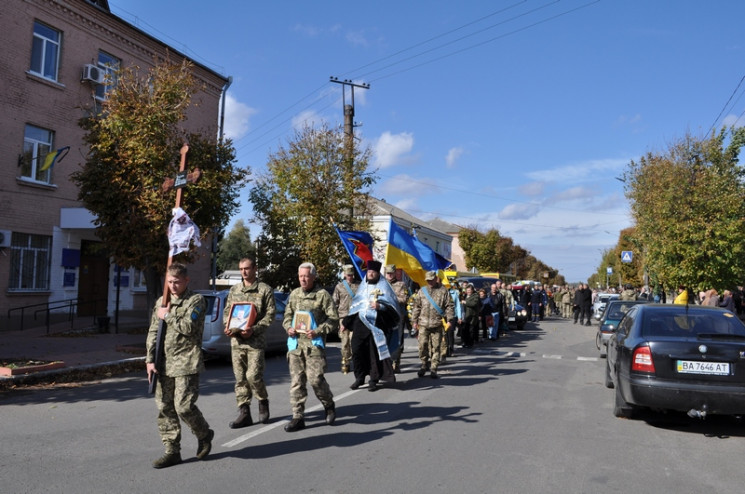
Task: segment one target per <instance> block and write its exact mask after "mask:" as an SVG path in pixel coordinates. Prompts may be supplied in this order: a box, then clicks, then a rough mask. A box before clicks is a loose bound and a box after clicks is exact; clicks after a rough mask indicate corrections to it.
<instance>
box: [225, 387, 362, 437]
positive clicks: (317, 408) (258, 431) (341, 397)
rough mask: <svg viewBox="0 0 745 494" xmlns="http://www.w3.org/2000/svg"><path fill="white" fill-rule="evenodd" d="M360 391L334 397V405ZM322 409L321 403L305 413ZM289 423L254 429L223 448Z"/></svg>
mask: <svg viewBox="0 0 745 494" xmlns="http://www.w3.org/2000/svg"><path fill="white" fill-rule="evenodd" d="M358 391H359V390H358V389H355V390H352V391H347V392H346V393H342V394H340V395H337V396H334V403H338V402H340V401H341V400H343V399H344V398H346V397H347V396H350V395H353V394H354V393H357V392H358ZM321 408H323V405H322V404H320V403H319V404H317V405H315V406H312V407H310V408H306V409H305V412H306V413H309V412H315V411H316V410H320V409H321ZM289 422H290V419H282V420H279V421H277V422H274V423H273V424H269V425H265V426H264V427H262V428H260V429H254V430H253V431H251V432H249V433H248V434H243V435H242V436H238V437H236V438H235V439H233V440H232V441H228V442H226V443H225V444H223V445H222V446H223V448H232V447H234V446H238V445H239V444H241V443H243V442H246V441H248V440H249V439H251V438H252V437H256V436H258V435H259V434H263V433H265V432H269V431H270V430H272V429H276V428H277V427H279V426H280V425H281V426H284V425H285V424H287V423H289Z"/></svg>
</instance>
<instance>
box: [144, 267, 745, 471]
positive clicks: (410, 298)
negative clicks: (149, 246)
mask: <svg viewBox="0 0 745 494" xmlns="http://www.w3.org/2000/svg"><path fill="white" fill-rule="evenodd" d="M239 269H240V273H241V283H239V284H236V285H234V286H233V287H231V289H230V291H229V293H228V296H227V301H226V304H225V308H224V320H225V329H224V331H225V334H226V335H227V336H229V337H230V338H231V357H232V367H233V373H234V376H235V388H234V389H235V399H236V404H237V407H238V416H237V417H236V419H235V420H233V421H231V422H230V423H229V424H228V427H230V428H233V429H238V428H243V427H248V426H250V425H253V423H254V421H253V418H252V416H251V411H250V404H251V401H252V400H253V399H255V400H256V402H257V403H258V421H259V422H260V423H264V424H265V423H267V422H268V421H269V396H268V393H267V389H266V384H265V383H264V369H265V356H264V353H265V347H266V338H265V332H266V330H267V328H269V326H270V324H271V323H272V321H273V320H274V316H275V313H276V308H275V302H274V296H273V290H272V288H271V287H270V286H269V285H267V284H265V283H262V282H260V281H259V280H258V279H257V267H256V261H255V260H254V259H250V258H244V259H241V260H240V263H239ZM355 272H356V270H355V268H354V266H351V265H348V266H344V268H343V275H344V279H343V280H342V281H341V282H340V283H339V284H338V285H337V286H336V287H335V288H334V290H333V293H330V292H329V291H327V290H326V289H324V288H323V287H322V286H320V285H319V284H317V283H316V278H317V272H316V268H315V266H314V265H313V264H311V263H307V262H306V263H303V264H301V265H300V266H299V267H298V282H299V287H298V288H295V289H294V290H292V292H291V293H290V295H289V298H288V299H287V305H286V308H285V312H284V318H283V323H282V325H283V327H284V328H285V330H286V331H287V336H288V339H287V361H288V366H289V372H290V407H291V411H292V418H291V420H290V421H289V422H288V423H287V424H286V425H285V427H284V428H285V431H287V432H296V431H299V430H302V429H304V428H305V403H306V401H307V397H308V391H307V388H308V385H310V387H311V388H312V389H313V392H314V393H315V395H316V397H317V398H318V400H319V401H320V402H321V404H322V405H323V407H324V410H325V422H326V424H328V425H333V424H334V422H335V420H336V405H335V402H334V395H333V393H332V392H331V389H330V387H329V384H328V382H327V381H326V378H325V376H324V374H325V372H326V370H327V367H328V366H327V360H326V337H327V336H328V335H329V334H332V333H334V332H338V334H339V336H340V340H341V371H342V372H343V373H344V374H347V373H348V372H350V370H351V371H352V372H353V373H354V381H353V382H352V383H351V385H350V388H351V389H358V388H360V387H361V386H362V385H363V384H365V381H366V380H368V382H367V389H368V390H369V391H376V390H377V389H379V387H380V386H385V385H387V384H391V383H393V382H395V380H396V377H395V375H396V373H398V372H400V358H401V353H402V351H403V344H404V333H405V332H406V331H408V332H409V335H410V336H412V337H416V341H417V347H418V348H417V350H418V356H419V362H420V363H419V369H418V371H417V375H418V377H420V378H422V377H424V376H425V375H426V374H427V373H429V376H430V377H431V378H432V379H437V378H439V374H438V369H439V366H440V365H442V363H444V362H445V360H446V359H447V358H448V357H450V356H451V355H452V354H453V352H454V346H455V341H456V334H457V335H458V336H460V340H461V344H462V345H461V346H462V347H463V348H470V347H473V346H474V345H476V344H478V343H479V342H482V341H487V340H490V341H496V340H497V339H499V338H500V337H504V336H506V335H507V330H508V317H509V314H510V312H511V311H514V310H515V309H516V306H517V305H518V304H519V305H520V306H522V307H523V308H525V310H526V311H527V313H528V315H529V318H530V320H532V321H533V322H534V323H536V324H539V323H540V321H542V320H543V319H544V318H545V317H546V315H547V314H549V315H553V316H557V317H561V318H565V319H569V320H573V321H574V323H575V324H577V323H579V324H584V325H588V326H589V325H590V318H591V316H592V304H593V302H594V301H595V299H596V297H597V291H593V290H592V289H591V288H590V287H589V286H588V285H587V284H586V283H580V284H579V285H578V286H577V287H571V286H568V285H565V286H561V287H557V286H554V287H545V286H543V285H541V284H539V283H532V284H523V285H508V284H504V283H502V281H501V280H496V282H494V283H492V284H490V285H489V286H480V287H477V286H474V285H473V284H471V283H459V282H458V281H457V280H447V281H448V283H447V285H448V286H446V285H445V284H443V282H442V281H443V280H441V279H440V278H439V277H438V274H437V272H435V271H429V272H427V273H426V274H425V276H424V279H425V283H426V285H425V286H422V287H421V288H419V287H418V286H416V285H414V289H415V290H414V291H413V292H412V290H410V289H409V288H408V287H407V285H406V284H404V283H403V282H402V281H401V280H399V279H397V274H398V272H399V270H397V269H396V266H395V265H388V266H386V267H385V269H384V270H383V269H382V264H381V263H380V262H377V261H369V262H368V265H367V270H366V272H365V276H364V278H363V279H362V280H356V279H355ZM383 273H384V276H383ZM166 284H167V288H168V292H167V295H168V297H167V298H166V299H165V300H163V298H162V297H161V299H158V301H157V302H156V306H155V309H154V311H153V316H152V320H151V324H150V328H149V330H148V336H147V341H146V349H147V355H146V359H145V362H146V371H147V375H148V379H149V380H150V381H154V380H155V381H156V386H155V402H156V405H157V409H158V419H157V422H158V431H159V433H160V437H161V441H162V443H163V445H164V448H165V454H164V455H163V456H162V457H160V458H158V459H157V460H155V461H154V462H153V467H154V468H165V467H170V466H172V465H176V464H179V463H181V462H182V458H181V447H180V441H181V422H184V423H185V424H186V425H188V426H189V428H190V429H191V431H192V433H194V435H195V436H196V437H197V439H198V445H197V459H203V458H205V457H206V456H207V455H208V454H209V453H210V451H211V448H212V439H213V438H214V431H213V430H212V429H211V428H210V426H209V424H208V423H207V421H206V420H205V418H204V416H203V415H202V413H201V411H200V410H199V408H198V407H197V405H196V402H197V398H198V397H199V374H200V372H201V371H202V370H204V361H203V356H202V352H201V342H202V333H203V331H204V319H205V311H206V301H205V299H204V297H202V296H201V295H200V294H198V293H195V292H194V291H192V290H191V289H189V287H188V284H189V277H188V273H187V269H186V266H184V265H182V264H176V263H174V264H172V265H171V266H169V267H168V270H167V273H166ZM619 298H620V299H622V300H636V299H649V300H653V301H655V302H663V303H664V302H665V301H666V299H667V295H666V293H665V291H664V290H658V289H655V290H654V291H650V290H649V289H648V288H647V287H642V288H640V289H635V288H634V287H633V286H631V285H626V286H625V287H624V288H623V290H622V291H620V295H619ZM674 303H684V304H685V303H700V304H703V305H712V306H718V307H724V308H726V309H727V310H730V311H732V312H736V313H737V314H738V315H741V314H742V313H743V311H744V310H745V296H744V294H743V289H742V287H737V289H736V290H724V291H723V292H722V294H721V295H720V294H719V292H718V291H717V290H715V289H710V290H707V291H702V292H700V293H699V294H698V296H692V295H690V290H688V289H687V288H686V287H682V286H681V287H679V288H678V294H677V296H676V297H675V299H674ZM234 304H251V306H252V310H255V312H256V313H255V317H251V318H249V321H250V322H248V323H246V325H245V326H241V328H239V329H236V328H232V327H230V324H229V321H230V318H229V315H230V313H231V310H232V308H233V306H234ZM159 329H160V331H161V332H162V333H163V335H164V336H163V338H162V345H158V343H157V339H158V338H157V335H158V333H159ZM159 347H162V348H161V350H160V352H161V358H160V359H156V353H157V352H158V351H159V350H158V348H159ZM156 362H158V363H157V364H156Z"/></svg>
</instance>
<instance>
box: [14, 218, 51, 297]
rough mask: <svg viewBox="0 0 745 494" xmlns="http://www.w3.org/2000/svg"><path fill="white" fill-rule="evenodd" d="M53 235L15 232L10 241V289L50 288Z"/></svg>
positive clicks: (30, 290)
mask: <svg viewBox="0 0 745 494" xmlns="http://www.w3.org/2000/svg"><path fill="white" fill-rule="evenodd" d="M51 251H52V237H48V236H46V235H29V234H25V233H16V232H13V236H12V237H11V242H10V282H9V283H8V290H9V291H24V292H34V291H47V290H49V270H50V265H51V260H52V255H51Z"/></svg>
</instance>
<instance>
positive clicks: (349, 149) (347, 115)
mask: <svg viewBox="0 0 745 494" xmlns="http://www.w3.org/2000/svg"><path fill="white" fill-rule="evenodd" d="M329 80H330V81H331V82H334V83H336V84H341V85H342V90H341V98H342V104H343V105H344V141H345V142H344V150H345V152H344V154H345V158H346V161H347V162H348V163H350V164H351V162H352V160H353V159H354V128H355V127H359V125H355V123H354V88H356V87H358V88H360V89H370V84H364V83H360V84H357V83H355V82H352V81H351V80H349V79H344V80H343V81H342V80H339V78H338V77H334V76H331V77H329ZM347 86H349V87H350V89H351V93H352V104H351V105H348V104H347ZM353 219H354V206H353V205H350V207H349V220H350V224H351V222H352V220H353Z"/></svg>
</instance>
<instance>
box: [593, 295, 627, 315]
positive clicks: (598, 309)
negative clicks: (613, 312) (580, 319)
mask: <svg viewBox="0 0 745 494" xmlns="http://www.w3.org/2000/svg"><path fill="white" fill-rule="evenodd" d="M618 297H620V295H619V294H617V293H598V296H597V298H596V299H595V303H594V304H592V317H594V318H595V320H596V321H599V320H600V318H601V317H602V316H603V311H605V306H606V305H607V304H608V302H610V301H611V300H616V299H617V298H618Z"/></svg>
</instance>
